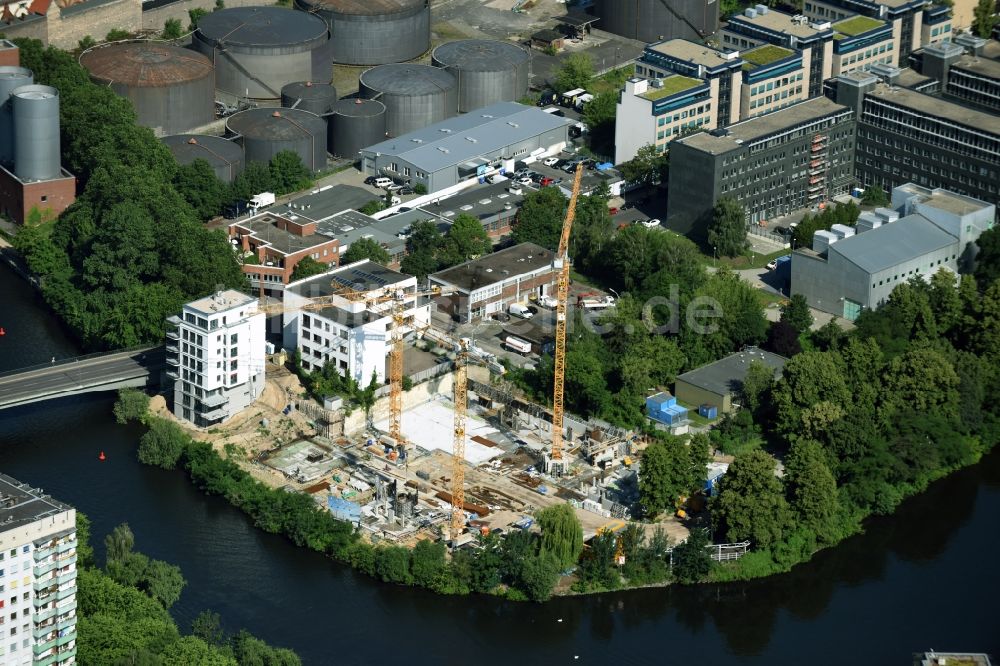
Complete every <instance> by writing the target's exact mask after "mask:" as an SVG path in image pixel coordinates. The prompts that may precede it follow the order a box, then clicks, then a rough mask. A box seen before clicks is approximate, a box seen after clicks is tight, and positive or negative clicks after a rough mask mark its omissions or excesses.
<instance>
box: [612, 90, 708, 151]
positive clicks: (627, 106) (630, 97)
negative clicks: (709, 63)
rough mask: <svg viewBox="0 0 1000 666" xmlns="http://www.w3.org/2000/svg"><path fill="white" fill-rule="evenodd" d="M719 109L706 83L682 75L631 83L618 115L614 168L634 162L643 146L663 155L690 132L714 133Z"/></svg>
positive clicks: (624, 93) (620, 102) (622, 95)
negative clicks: (668, 145) (674, 142)
mask: <svg viewBox="0 0 1000 666" xmlns="http://www.w3.org/2000/svg"><path fill="white" fill-rule="evenodd" d="M716 108H717V105H714V104H713V103H712V97H711V86H710V84H709V83H708V82H707V81H703V80H701V79H694V78H691V77H689V76H682V75H680V74H673V75H670V76H667V77H665V78H655V79H641V78H637V77H633V78H631V79H629V80H628V81H626V82H625V88H624V89H623V90H622V93H621V96H620V97H619V102H618V110H617V113H616V115H615V118H616V122H615V164H621V163H622V162H627V161H629V160H631V159H632V158H634V157H635V156H636V154H638V152H639V149H640V148H643V147H644V146H648V145H653V146H656V149H657V150H658V151H660V152H663V151H665V150H666V149H667V144H668V143H669V142H671V141H673V140H674V139H676V138H677V137H678V136H681V135H683V134H684V133H685V132H687V131H689V130H693V129H695V130H696V129H714V128H715V126H716V124H715V116H716V114H715V110H716Z"/></svg>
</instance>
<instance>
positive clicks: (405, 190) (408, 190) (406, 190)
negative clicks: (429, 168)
mask: <svg viewBox="0 0 1000 666" xmlns="http://www.w3.org/2000/svg"><path fill="white" fill-rule="evenodd" d="M399 194H413V188H412V187H410V186H409V185H403V186H402V187H401V188H399Z"/></svg>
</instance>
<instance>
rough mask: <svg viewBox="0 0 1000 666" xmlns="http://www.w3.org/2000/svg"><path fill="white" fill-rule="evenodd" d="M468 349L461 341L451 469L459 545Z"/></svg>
mask: <svg viewBox="0 0 1000 666" xmlns="http://www.w3.org/2000/svg"><path fill="white" fill-rule="evenodd" d="M467 362H468V349H467V346H466V342H465V340H462V341H460V343H459V351H458V356H457V357H456V359H455V384H454V388H455V441H454V445H453V448H452V459H451V460H452V469H451V542H452V544H453V545H457V543H458V537H459V535H461V533H462V528H463V527H464V526H465V418H466V413H467V409H468V391H467V389H468V381H469V371H468V367H467Z"/></svg>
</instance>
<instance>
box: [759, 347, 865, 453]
mask: <svg viewBox="0 0 1000 666" xmlns="http://www.w3.org/2000/svg"><path fill="white" fill-rule="evenodd" d="M847 371H848V369H847V368H846V367H845V364H844V362H843V359H842V358H841V357H839V356H838V355H836V354H831V353H828V352H803V353H801V354H798V355H797V356H795V357H793V358H792V359H791V360H790V361H789V362H788V363H786V364H785V366H784V368H782V371H781V380H780V381H779V382H778V384H777V386H776V387H775V389H774V391H773V398H774V403H775V406H776V408H777V424H776V425H777V430H778V432H780V433H781V434H782V435H784V436H785V437H787V438H789V439H790V440H791V439H795V438H796V437H798V435H799V434H800V433H801V432H802V429H803V425H804V419H803V414H804V412H805V411H806V410H807V409H810V408H812V407H813V406H814V405H816V404H818V403H820V402H826V403H828V404H829V405H832V406H835V407H840V408H843V407H844V406H847V405H850V404H852V402H853V401H854V400H855V399H856V398H855V395H854V392H853V391H852V389H851V388H850V387H849V386H848V384H847Z"/></svg>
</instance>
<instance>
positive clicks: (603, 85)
mask: <svg viewBox="0 0 1000 666" xmlns="http://www.w3.org/2000/svg"><path fill="white" fill-rule="evenodd" d="M633 74H635V65H628V66H626V67H619V68H618V69H616V70H613V71H610V72H608V73H607V74H604V75H602V76H595V77H594V78H593V79H592V80H591V82H590V83H589V84H588V85H587V92H589V93H590V94H591V95H595V96H596V95H600V94H601V93H606V92H614V93H616V92H618V91H619V90H621V89H622V86H624V85H625V81H627V80H628V79H629V77H631V76H632V75H633Z"/></svg>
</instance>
